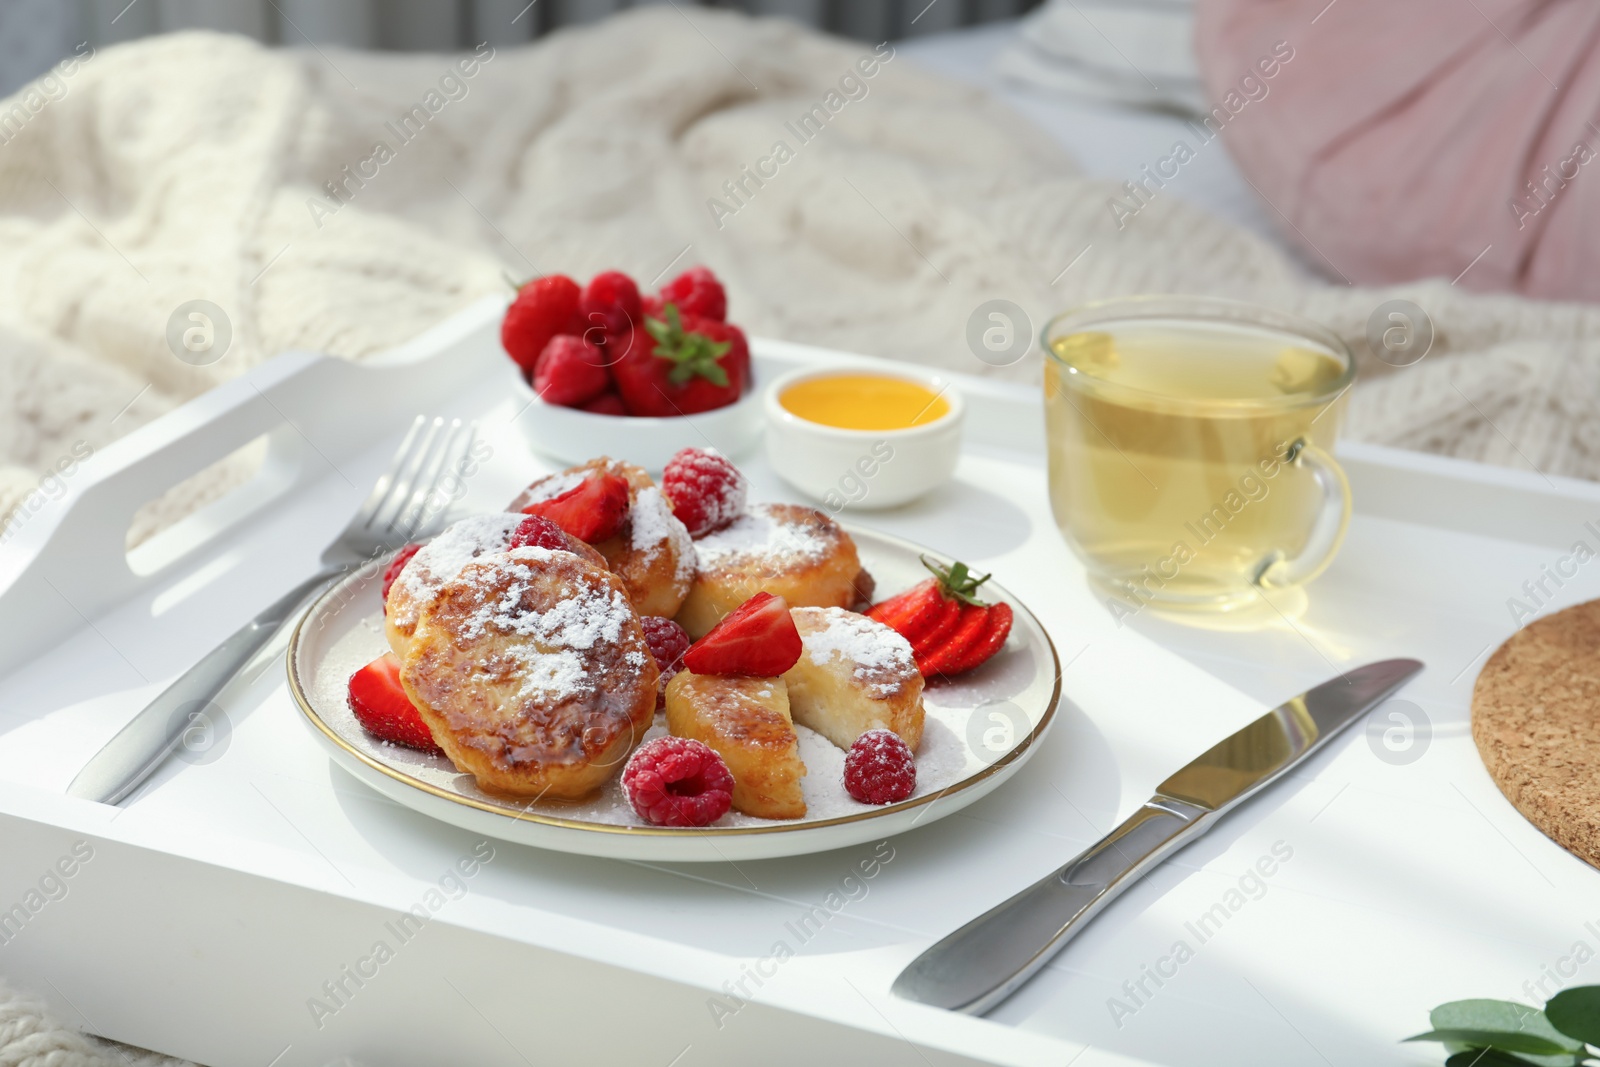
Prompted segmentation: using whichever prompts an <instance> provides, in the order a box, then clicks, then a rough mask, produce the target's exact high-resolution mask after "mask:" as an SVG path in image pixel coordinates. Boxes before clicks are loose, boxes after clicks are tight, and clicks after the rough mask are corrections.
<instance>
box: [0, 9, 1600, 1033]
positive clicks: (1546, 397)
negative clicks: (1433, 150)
mask: <svg viewBox="0 0 1600 1067" xmlns="http://www.w3.org/2000/svg"><path fill="white" fill-rule="evenodd" d="M83 51H84V53H85V54H84V55H83V56H81V57H79V58H77V59H76V60H74V61H72V62H70V63H68V64H63V65H62V66H61V67H58V68H57V70H56V71H55V72H53V74H52V75H51V76H49V77H48V78H47V79H45V80H44V81H43V82H41V83H39V84H38V85H35V86H33V87H30V88H28V89H25V90H24V91H22V92H21V93H19V94H17V95H15V96H13V97H11V98H10V99H9V100H6V101H4V102H0V464H3V465H0V514H3V513H5V512H6V511H7V510H8V509H10V508H11V507H13V506H14V505H16V504H17V503H18V502H19V501H21V500H24V498H25V497H26V496H27V495H28V494H29V493H31V492H34V491H36V490H37V487H38V486H39V484H40V478H41V472H43V471H46V470H49V469H54V468H61V467H65V468H67V469H68V470H69V471H70V469H71V468H72V466H73V464H72V460H73V457H81V456H82V455H83V454H86V450H88V449H93V448H98V447H101V446H103V445H104V444H105V443H107V442H108V441H110V440H112V439H114V438H116V437H117V436H119V435H120V434H123V433H126V432H128V431H129V430H131V429H133V428H134V427H136V426H138V425H140V424H142V423H144V422H147V421H149V420H150V419H152V418H154V417H156V416H157V415H159V414H161V413H162V412H164V411H167V410H169V409H171V408H172V407H174V406H175V405H177V404H179V403H181V402H183V401H184V400H186V399H188V398H190V397H193V396H195V395H197V394H199V393H201V392H203V391H204V390H206V389H208V388H210V387H211V386H213V385H215V384H216V383H218V382H220V381H222V380H224V379H226V378H228V377H229V376H232V375H235V374H237V373H239V372H240V371H241V370H243V369H245V368H247V367H249V366H251V365H253V364H255V363H258V362H260V361H261V360H264V359H266V358H268V357H270V356H272V355H273V354H274V353H277V352H279V351H282V350H284V349H287V348H309V349H314V350H321V351H326V352H330V353H334V354H337V355H340V356H346V357H350V358H352V359H360V358H362V357H364V356H367V355H369V354H371V353H374V352H378V351H381V350H383V349H385V348H388V347H390V346H392V345H395V344H397V343H399V342H402V341H404V340H406V339H408V338H410V337H412V336H413V335H415V334H416V333H418V332H419V331H421V330H422V329H424V328H425V327H427V326H429V325H431V324H433V323H436V322H438V321H439V320H440V319H442V318H444V317H446V316H448V315H449V314H450V313H452V312H453V311H456V310H457V309H459V308H461V307H463V306H465V305H466V304H468V303H470V302H471V301H472V300H474V299H476V298H478V297H481V296H482V295H484V294H487V293H494V292H504V291H505V288H504V286H505V283H504V281H503V279H502V275H503V274H505V273H509V274H511V275H513V276H516V277H526V276H529V275H532V274H533V273H535V272H536V271H541V272H547V271H560V272H565V273H571V274H574V275H578V276H585V275H587V274H589V273H592V272H595V271H598V270H601V269H605V268H609V267H618V268H621V269H623V270H626V271H629V272H630V273H632V274H634V275H635V276H636V277H638V278H641V279H643V280H645V281H650V280H655V279H660V278H662V277H663V276H666V275H668V274H669V272H676V271H677V270H680V269H682V268H683V267H684V266H687V265H689V264H691V263H695V262H703V263H706V264H708V265H710V266H711V267H712V268H713V269H715V270H716V271H717V272H718V273H719V274H721V275H722V276H723V278H725V279H726V280H727V283H728V288H729V297H730V301H731V304H732V307H733V309H734V311H735V314H736V316H737V318H738V320H739V321H740V322H741V323H742V324H743V325H744V326H745V327H746V328H747V329H748V330H749V331H750V332H752V333H755V334H761V335H766V336H773V337H782V338H787V339H791V340H797V341H806V342H812V343H816V344H821V345H829V346H834V347H838V348H844V349H852V350H856V351H861V352H867V353H873V354H877V355H883V356H891V357H895V358H900V359H906V360H912V361H917V362H920V363H925V364H930V365H935V366H939V367H944V368H950V369H954V370H960V371H968V372H975V373H990V374H999V375H1004V376H1008V377H1012V378H1016V379H1019V380H1027V381H1032V380H1036V377H1037V375H1038V373H1039V367H1038V359H1039V357H1038V355H1037V354H1036V353H1035V354H1033V355H1031V356H1030V357H1028V358H1026V359H1024V360H1022V361H1021V362H1020V363H1017V364H1014V365H1012V366H1009V367H1005V368H995V367H991V366H990V365H989V364H987V363H985V362H983V361H981V360H979V359H978V358H977V357H976V356H975V355H974V354H973V352H972V351H971V350H970V349H969V348H968V346H967V343H966V341H965V339H964V338H965V334H966V326H967V320H968V318H969V316H971V314H972V313H973V311H974V309H975V308H977V307H978V305H979V304H981V303H983V302H985V301H988V300H991V299H996V298H1000V299H1006V300H1010V301H1012V302H1014V303H1016V304H1018V305H1020V306H1021V307H1022V308H1024V309H1025V310H1026V311H1027V313H1028V314H1029V316H1030V317H1031V319H1032V322H1033V324H1034V326H1035V327H1037V326H1038V325H1039V324H1040V323H1041V322H1042V321H1043V320H1044V318H1045V317H1047V316H1048V315H1049V314H1050V313H1052V312H1054V311H1056V310H1059V309H1062V308H1065V307H1069V306H1071V305H1074V304H1078V303H1081V302H1083V301H1085V300H1089V299H1093V298H1099V297H1105V296H1111V295H1118V294H1126V293H1139V292H1162V291H1165V292H1192V293H1212V294H1221V295H1226V296H1231V297H1236V298H1240V299H1245V300H1253V301H1258V302H1263V303H1268V304H1273V305H1277V306H1281V307H1285V308H1289V309H1293V310H1298V311H1300V312H1302V313H1303V314H1306V315H1309V316H1311V317H1312V318H1315V319H1318V320H1321V321H1323V322H1325V323H1327V324H1328V325H1330V326H1331V327H1333V328H1334V329H1336V330H1337V331H1338V332H1339V333H1340V334H1342V335H1343V336H1345V337H1346V338H1348V339H1349V340H1350V342H1351V343H1352V345H1353V346H1354V347H1356V349H1357V350H1358V351H1359V352H1362V353H1364V355H1363V365H1362V373H1363V380H1362V382H1361V384H1360V385H1359V386H1358V387H1357V389H1356V391H1355V393H1354V395H1353V398H1352V403H1351V418H1350V423H1349V425H1350V433H1351V435H1352V436H1354V437H1358V438H1362V439H1365V440H1369V441H1379V442H1384V443H1388V444H1394V445H1400V446H1404V447H1411V448H1419V449H1428V450H1433V451H1439V452H1446V453H1450V454H1453V455H1458V456H1465V457H1469V458H1473V459H1481V460H1486V461H1488V462H1491V463H1503V464H1508V465H1513V466H1523V467H1530V466H1531V467H1536V468H1538V469H1539V470H1542V471H1544V472H1547V473H1557V472H1560V473H1567V474H1574V475H1580V476H1586V477H1600V423H1597V421H1596V420H1595V419H1594V417H1593V416H1594V414H1595V411H1596V407H1597V405H1600V313H1597V311H1596V310H1595V309H1593V308H1589V307H1580V306H1574V305H1554V304H1540V303H1534V302H1530V301H1526V300H1521V299H1516V298H1511V297H1487V296H1482V295H1477V294H1469V293H1466V292H1463V291H1461V290H1458V289H1456V288H1453V287H1452V286H1451V285H1450V284H1449V283H1448V281H1447V280H1443V279H1441V280H1437V281H1431V282H1425V283H1419V284H1416V285H1412V286H1407V287H1404V288H1403V289H1396V290H1385V291H1376V290H1362V289H1353V288H1349V287H1344V286H1334V285H1315V286H1308V285H1306V284H1303V283H1300V282H1298V281H1296V280H1295V277H1296V276H1295V273H1294V272H1293V271H1292V270H1291V269H1290V267H1289V265H1288V264H1287V263H1286V261H1285V260H1284V258H1283V256H1282V255H1280V254H1279V253H1278V252H1277V251H1275V250H1274V249H1272V248H1271V247H1269V246H1267V245H1265V244H1263V243H1262V242H1261V241H1259V240H1257V239H1255V238H1253V237H1251V236H1250V235H1248V234H1246V233H1243V232H1241V231H1239V230H1236V229H1233V228H1232V227H1230V226H1227V225H1224V224H1222V223H1220V222H1217V221H1215V220H1213V219H1211V218H1210V217H1208V216H1206V215H1205V214H1203V213H1201V212H1199V211H1197V210H1194V209H1192V208H1189V207H1187V206H1185V205H1184V204H1182V203H1180V202H1178V201H1177V200H1176V199H1175V198H1173V197H1172V196H1171V195H1170V194H1159V193H1158V194H1157V195H1156V196H1155V197H1154V199H1153V200H1151V202H1150V203H1149V204H1148V206H1146V207H1144V208H1142V209H1141V210H1140V211H1139V212H1138V214H1137V216H1136V217H1134V218H1132V219H1131V220H1126V219H1125V220H1124V221H1125V222H1126V225H1125V226H1124V227H1121V228H1119V225H1118V222H1117V220H1116V218H1115V216H1114V215H1113V213H1112V212H1111V211H1110V210H1108V207H1107V201H1108V198H1109V197H1110V196H1111V195H1113V194H1114V193H1115V192H1116V190H1115V189H1113V188H1112V187H1110V186H1109V185H1107V184H1105V183H1101V182H1094V181H1089V180H1086V179H1084V178H1081V177H1079V176H1078V175H1077V173H1076V171H1075V168H1074V166H1073V165H1072V163H1071V162H1070V161H1069V160H1067V159H1065V158H1062V157H1061V156H1060V155H1059V154H1058V153H1057V152H1056V151H1054V150H1053V149H1051V148H1049V147H1048V146H1047V145H1046V144H1045V141H1044V138H1043V137H1041V136H1040V135H1039V134H1037V133H1036V132H1034V131H1032V130H1031V129H1028V128H1025V127H1024V126H1023V125H1022V123H1021V121H1020V120H1018V119H1017V118H1015V117H1014V116H1013V115H1012V114H1011V113H1009V112H1008V111H1006V110H1005V109H1003V108H1002V107H1001V106H1000V105H999V104H997V103H995V102H992V101H990V100H989V99H987V98H985V97H983V96H982V95H980V94H978V93H976V92H974V91H973V90H970V89H967V88H963V87H959V86H955V85H952V84H948V83H945V82H943V81H940V80H938V79H936V78H933V77H930V76H927V75H924V74H922V73H920V72H919V71H918V70H917V69H916V68H915V67H914V66H913V65H912V63H911V62H909V61H908V60H906V59H905V58H904V57H898V56H896V54H895V52H894V49H893V48H892V47H891V46H888V45H885V46H881V47H879V48H878V49H873V48H872V47H870V46H864V45H860V44H853V43H847V42H843V41H838V40H833V39H829V38H825V37H821V36H819V35H817V34H814V33H811V32H808V31H806V30H803V29H800V28H799V27H797V26H794V25H791V24H786V23H781V22H773V21H752V20H749V19H746V18H743V17H740V16H736V15H731V14H724V13H716V12H706V11H700V10H695V11H691V12H682V11H679V10H677V9H675V8H667V7H652V8H648V9H643V10H639V11H636V12H633V13H630V14H627V15H624V16H621V17H618V18H614V19H612V20H610V21H608V22H606V23H604V24H601V25H598V26H595V27H593V28H589V29H582V30H574V31H567V32H563V33H559V34H556V35H554V36H553V37H550V38H548V39H546V40H544V41H542V42H540V43H538V44H535V45H533V46H531V47H527V48H522V49H518V50H515V51H506V50H502V51H498V52H496V51H494V50H492V49H489V48H487V47H484V48H481V49H479V52H478V54H477V55H475V56H472V57H470V58H467V59H463V58H461V57H447V56H415V55H412V56H394V55H388V56H380V55H370V54H357V53H348V52H340V51H335V50H325V51H317V50H310V51H268V50H265V49H263V48H261V47H258V46H257V45H255V44H253V43H251V42H249V41H247V40H243V39H238V38H231V37H224V36H216V35H212V34H201V33H193V34H181V35H176V36H170V37H161V38H155V39H149V40H144V41H140V42H137V43H133V44H129V45H124V46H120V47H116V48H109V49H105V50H103V51H100V52H96V53H91V52H90V51H89V50H88V49H84V50H83ZM780 142H781V143H782V146H783V147H782V148H781V149H780V148H779V144H780ZM1208 150H1210V151H1220V150H1221V149H1220V148H1211V149H1208ZM1419 195H1425V191H1419ZM1463 266H1466V264H1463ZM1394 297H1404V298H1407V299H1410V300H1412V301H1414V302H1415V303H1416V304H1417V305H1420V306H1421V307H1422V308H1423V309H1425V310H1426V311H1427V313H1428V314H1429V315H1430V316H1431V318H1432V320H1433V323H1434V325H1435V329H1436V332H1437V339H1436V340H1435V342H1434V345H1433V349H1432V351H1431V352H1430V354H1429V355H1428V356H1427V357H1426V358H1425V359H1424V360H1423V361H1422V362H1420V363H1417V364H1415V365H1412V366H1409V367H1405V368H1403V369H1395V368H1393V367H1390V366H1387V365H1386V364H1384V363H1381V362H1379V361H1377V360H1376V359H1373V358H1371V356H1370V355H1365V353H1366V352H1367V349H1366V345H1365V342H1364V337H1365V334H1366V330H1367V323H1368V320H1369V318H1370V317H1371V316H1372V314H1373V312H1374V310H1375V309H1376V308H1377V307H1378V306H1379V305H1380V304H1381V303H1383V302H1384V301H1385V300H1388V299H1390V298H1394ZM197 299H203V300H209V301H211V302H212V303H214V304H216V305H217V306H219V307H220V308H221V309H222V310H223V312H224V313H225V314H226V316H227V319H228V322H229V325H230V327H231V332H232V342H231V346H230V347H229V349H228V350H227V352H226V354H225V355H224V356H223V357H222V358H221V359H220V360H219V361H218V362H215V363H212V364H210V365H206V366H195V365H193V364H192V363H191V362H187V361H185V360H182V359H179V358H178V357H177V356H175V355H174V350H173V347H172V346H171V345H170V344H169V341H168V324H169V320H170V319H171V318H172V316H173V313H174V311H176V310H177V309H178V308H179V307H180V305H183V304H185V303H186V302H188V301H191V300H197ZM352 402H353V403H358V402H359V398H352ZM239 474H240V469H239V466H238V465H235V466H234V467H232V468H229V469H226V470H223V471H220V472H217V473H215V474H213V475H211V476H209V477H207V478H202V479H199V480H197V481H196V482H195V483H194V484H192V485H190V486H188V487H186V488H185V489H184V490H183V491H182V492H180V493H178V494H175V495H173V496H171V497H169V498H168V499H167V500H165V501H164V502H163V503H162V505H161V507H159V508H157V509H155V510H153V511H152V512H151V513H150V514H148V515H147V516H146V519H145V523H144V527H143V528H144V529H149V528H151V527H153V526H154V525H156V524H158V523H160V522H161V521H163V520H164V519H165V518H167V517H170V516H172V515H175V514H178V513H181V512H182V511H183V510H185V509H187V508H190V507H192V506H193V505H194V504H195V502H196V501H197V500H199V499H201V498H203V497H205V496H206V495H209V494H212V493H215V492H216V491H218V489H219V488H220V487H221V486H224V485H226V484H230V483H231V482H232V481H234V480H236V479H237V478H238V477H239ZM68 476H70V475H68ZM56 484H57V483H56V482H55V481H53V480H50V481H47V483H46V491H50V490H52V489H53V487H54V486H55V485H56ZM139 534H140V531H136V535H135V536H136V537H137V536H139ZM14 1003H15V1002H5V1003H0V1027H3V1026H7V1025H11V1026H14V1025H16V1024H15V1023H14V1021H13V1019H14V1016H8V1015H7V1014H6V1013H7V1012H10V1011H12V1008H11V1007H8V1006H7V1005H8V1004H14ZM30 1018H31V1016H30ZM12 1032H14V1031H10V1030H5V1029H3V1028H0V1062H4V1063H15V1064H35V1063H37V1064H44V1063H46V1062H49V1063H73V1064H90V1063H101V1062H104V1063H114V1062H116V1058H115V1057H102V1058H101V1059H98V1060H97V1059H94V1058H77V1059H74V1058H71V1056H74V1055H80V1054H79V1053H71V1054H70V1055H68V1058H62V1059H51V1058H49V1057H48V1056H43V1055H41V1056H40V1057H37V1058H30V1056H29V1054H26V1053H22V1054H18V1053H16V1052H15V1051H14V1049H13V1048H12V1047H10V1046H8V1044H7V1042H6V1040H5V1039H4V1035H5V1034H7V1033H12ZM40 1040H43V1039H40ZM63 1040H64V1039H63ZM82 1055H84V1056H87V1055H88V1054H82Z"/></svg>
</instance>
